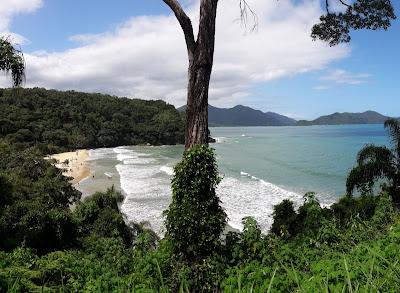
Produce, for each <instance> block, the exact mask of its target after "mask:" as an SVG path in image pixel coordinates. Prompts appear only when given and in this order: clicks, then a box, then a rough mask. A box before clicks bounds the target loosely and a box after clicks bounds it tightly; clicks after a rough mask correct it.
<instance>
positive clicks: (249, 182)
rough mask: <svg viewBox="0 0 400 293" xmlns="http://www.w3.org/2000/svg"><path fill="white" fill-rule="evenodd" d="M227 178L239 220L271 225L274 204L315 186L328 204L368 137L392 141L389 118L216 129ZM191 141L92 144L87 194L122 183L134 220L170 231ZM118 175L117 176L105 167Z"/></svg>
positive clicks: (226, 198) (230, 208)
mask: <svg viewBox="0 0 400 293" xmlns="http://www.w3.org/2000/svg"><path fill="white" fill-rule="evenodd" d="M211 135H212V136H213V137H215V138H216V139H217V143H215V144H212V147H213V148H214V149H215V151H216V155H217V161H218V165H219V170H220V173H221V174H222V175H223V177H224V179H223V180H222V182H221V184H220V185H219V187H218V190H217V193H218V195H219V196H220V198H221V201H222V205H223V207H224V208H225V210H226V212H227V214H228V217H229V223H230V225H231V226H233V227H235V228H238V229H240V228H241V219H242V218H243V217H246V216H253V217H255V218H256V219H257V221H258V222H259V223H260V225H261V227H262V229H263V230H264V231H267V230H268V229H269V227H270V225H271V213H272V208H273V205H275V204H277V203H279V202H281V201H282V200H283V199H285V198H289V199H292V200H293V201H294V202H295V203H296V204H300V203H301V201H302V195H303V194H304V193H305V192H307V191H315V192H316V193H317V194H318V197H319V199H320V201H321V203H323V204H330V203H332V202H333V201H334V200H335V199H336V198H337V197H338V196H340V195H342V194H343V193H344V191H345V180H346V175H347V173H348V171H349V170H350V168H351V167H352V166H353V165H354V164H355V159H356V154H357V152H358V151H359V150H360V148H362V147H363V146H364V145H365V144H368V143H375V144H379V145H381V144H388V143H389V141H388V139H387V135H386V132H385V130H384V129H383V126H382V125H342V126H309V127H219V128H211ZM182 152H183V146H162V147H143V146H133V147H129V146H127V147H118V148H114V149H97V150H92V151H91V156H90V165H91V167H92V169H93V171H94V175H95V177H94V178H93V177H91V178H89V179H88V180H86V181H83V182H81V183H80V186H79V188H80V189H81V190H82V191H83V192H85V193H92V192H94V191H96V190H101V189H104V188H105V187H106V186H109V185H111V184H115V186H116V187H117V188H120V189H121V190H122V191H123V192H124V194H125V201H124V203H123V205H122V210H123V212H124V213H125V214H126V215H127V217H128V219H129V220H132V221H143V220H146V221H149V222H150V223H151V225H152V227H153V229H155V230H156V231H157V232H159V233H162V231H163V224H162V223H163V218H162V211H163V210H165V209H166V208H167V207H168V205H169V203H170V200H171V190H170V180H171V178H172V175H173V166H174V165H175V164H176V163H177V162H178V161H179V159H180V158H181V156H182ZM105 172H107V173H111V174H113V178H112V179H109V178H107V177H106V176H104V173H105Z"/></svg>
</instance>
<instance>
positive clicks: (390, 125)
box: [346, 119, 400, 204]
mask: <svg viewBox="0 0 400 293" xmlns="http://www.w3.org/2000/svg"><path fill="white" fill-rule="evenodd" d="M385 128H386V129H387V130H388V131H389V135H390V139H391V141H392V144H393V149H391V150H390V149H389V148H387V147H385V146H375V145H367V146H366V147H364V148H363V149H362V150H361V151H360V152H359V153H358V156H357V163H358V165H357V166H356V167H355V168H354V169H353V170H351V172H350V174H349V177H348V178H347V182H346V187H347V192H348V193H349V194H351V193H353V191H354V189H357V190H358V191H360V192H361V193H362V194H371V193H372V192H373V187H374V184H375V182H376V181H377V180H378V179H385V180H386V182H385V185H384V186H383V188H384V189H387V190H389V192H390V193H391V194H392V195H393V199H394V201H395V202H396V203H398V204H400V122H399V121H398V120H395V119H388V120H386V121H385Z"/></svg>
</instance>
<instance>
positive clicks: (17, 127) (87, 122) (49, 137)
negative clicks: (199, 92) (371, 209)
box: [0, 88, 184, 153]
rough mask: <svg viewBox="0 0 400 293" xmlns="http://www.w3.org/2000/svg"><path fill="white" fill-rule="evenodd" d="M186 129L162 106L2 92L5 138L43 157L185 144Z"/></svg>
mask: <svg viewBox="0 0 400 293" xmlns="http://www.w3.org/2000/svg"><path fill="white" fill-rule="evenodd" d="M183 136H184V124H183V119H182V117H181V115H180V114H179V113H178V111H177V110H176V109H175V107H174V106H172V105H168V104H167V103H165V102H163V101H145V100H138V99H127V98H118V97H113V96H108V95H102V94H87V93H80V92H75V91H67V92H62V91H56V90H45V89H40V88H34V89H19V91H18V95H17V96H16V95H14V94H13V92H12V90H10V89H3V90H1V89H0V138H5V139H7V140H8V141H10V142H11V143H13V144H14V145H15V146H20V147H22V148H25V147H29V146H33V145H36V146H38V147H40V148H41V149H42V150H43V152H46V153H47V152H59V151H65V150H74V149H78V148H98V147H115V146H120V145H136V144H146V143H150V144H152V145H161V144H181V143H183Z"/></svg>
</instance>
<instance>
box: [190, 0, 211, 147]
mask: <svg viewBox="0 0 400 293" xmlns="http://www.w3.org/2000/svg"><path fill="white" fill-rule="evenodd" d="M217 4H218V0H202V1H201V6H200V24H199V34H198V37H197V41H196V43H195V47H194V51H193V52H189V70H188V76H189V82H188V94H187V105H186V132H185V150H188V149H189V148H191V147H193V146H195V145H200V144H208V139H209V138H208V90H209V85H210V77H211V71H212V66H213V59H214V45H215V20H216V14H217Z"/></svg>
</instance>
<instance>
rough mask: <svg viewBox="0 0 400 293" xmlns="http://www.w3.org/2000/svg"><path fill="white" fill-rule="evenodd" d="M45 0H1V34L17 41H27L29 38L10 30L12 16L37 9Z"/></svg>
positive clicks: (20, 42)
mask: <svg viewBox="0 0 400 293" xmlns="http://www.w3.org/2000/svg"><path fill="white" fill-rule="evenodd" d="M42 4H43V0H1V1H0V35H1V36H9V37H10V38H11V40H12V41H13V42H15V43H19V44H22V43H26V42H27V39H26V38H25V37H23V36H21V35H19V34H15V33H12V32H10V31H9V28H10V22H11V20H12V18H13V17H14V16H16V15H18V14H21V13H29V12H33V11H35V10H37V9H38V8H40V7H41V6H42Z"/></svg>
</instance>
